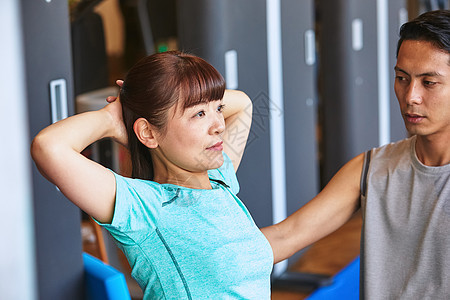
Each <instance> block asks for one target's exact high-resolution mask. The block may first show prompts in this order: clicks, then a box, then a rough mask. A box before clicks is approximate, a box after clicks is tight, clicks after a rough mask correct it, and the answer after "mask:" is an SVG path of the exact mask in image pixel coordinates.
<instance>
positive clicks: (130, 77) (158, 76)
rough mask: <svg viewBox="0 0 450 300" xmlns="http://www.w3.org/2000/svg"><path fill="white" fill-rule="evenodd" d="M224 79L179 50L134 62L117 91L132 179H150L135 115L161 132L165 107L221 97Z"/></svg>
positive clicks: (148, 158)
mask: <svg viewBox="0 0 450 300" xmlns="http://www.w3.org/2000/svg"><path fill="white" fill-rule="evenodd" d="M224 91H225V80H224V79H223V77H222V76H221V75H220V73H219V72H218V71H217V70H216V69H215V68H214V67H213V66H211V65H210V64H209V63H207V62H206V61H205V60H203V59H201V58H199V57H196V56H194V55H190V54H186V53H182V52H179V51H168V52H163V53H157V54H153V55H150V56H147V57H145V58H143V59H141V60H140V61H138V62H137V63H136V64H135V65H134V66H133V67H132V68H131V69H130V70H129V72H128V74H127V75H126V76H125V80H124V83H123V86H122V88H121V90H120V101H121V103H122V110H123V120H124V123H125V127H126V129H127V135H128V150H129V151H130V156H131V165H132V174H131V176H132V177H133V178H140V179H149V180H151V179H153V162H152V158H151V155H150V151H149V149H148V148H147V147H146V146H145V145H143V144H142V143H141V142H140V141H139V140H138V138H137V137H136V134H135V133H134V130H133V124H134V122H135V121H136V120H137V119H138V118H145V119H147V121H148V122H149V123H150V124H152V125H153V126H155V127H156V128H158V129H159V130H161V132H164V129H165V126H166V123H167V120H168V110H169V108H171V107H172V106H174V105H179V107H180V108H182V109H183V110H184V109H185V108H187V107H190V106H193V105H196V104H199V103H204V102H209V101H213V100H219V99H222V98H223V94H224Z"/></svg>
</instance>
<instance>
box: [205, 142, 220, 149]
mask: <svg viewBox="0 0 450 300" xmlns="http://www.w3.org/2000/svg"><path fill="white" fill-rule="evenodd" d="M206 150H213V151H222V150H223V142H218V143H216V144H214V145H212V146H211V147H208V148H206Z"/></svg>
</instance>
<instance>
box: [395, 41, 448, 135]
mask: <svg viewBox="0 0 450 300" xmlns="http://www.w3.org/2000/svg"><path fill="white" fill-rule="evenodd" d="M449 64H450V54H448V53H447V52H445V51H443V50H441V49H439V48H437V47H435V46H434V45H433V44H432V43H430V42H426V41H413V40H412V41H409V40H407V41H404V42H403V43H402V45H401V46H400V50H399V52H398V58H397V65H396V66H395V84H394V90H395V94H396V96H397V99H398V102H399V104H400V110H401V112H402V116H403V120H404V122H405V126H406V129H407V130H408V132H409V133H410V134H412V135H415V134H416V135H419V136H428V137H431V136H436V137H444V138H448V135H449V134H450V65H449Z"/></svg>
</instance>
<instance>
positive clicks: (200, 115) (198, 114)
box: [195, 110, 205, 117]
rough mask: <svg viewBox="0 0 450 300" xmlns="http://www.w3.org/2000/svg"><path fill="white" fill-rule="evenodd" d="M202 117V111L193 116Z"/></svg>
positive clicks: (203, 113)
mask: <svg viewBox="0 0 450 300" xmlns="http://www.w3.org/2000/svg"><path fill="white" fill-rule="evenodd" d="M204 115H205V112H204V111H203V110H202V111H199V112H198V113H196V114H195V116H196V117H203V116H204Z"/></svg>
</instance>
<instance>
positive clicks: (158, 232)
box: [156, 228, 192, 300]
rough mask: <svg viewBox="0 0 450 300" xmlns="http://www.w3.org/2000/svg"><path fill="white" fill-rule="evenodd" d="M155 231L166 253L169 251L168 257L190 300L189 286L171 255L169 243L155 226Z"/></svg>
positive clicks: (173, 256)
mask: <svg viewBox="0 0 450 300" xmlns="http://www.w3.org/2000/svg"><path fill="white" fill-rule="evenodd" d="M156 233H157V234H158V236H159V238H160V239H161V241H162V242H163V244H164V247H165V248H166V250H167V253H169V255H170V258H171V259H172V262H173V264H174V265H175V267H176V268H177V271H178V275H180V278H181V281H182V282H183V286H184V289H185V290H186V294H187V297H188V299H190V300H192V296H191V292H190V291H189V287H188V285H187V282H186V278H184V275H183V273H182V272H181V268H180V266H179V265H178V262H177V260H176V258H175V255H173V252H172V250H171V249H170V247H169V245H168V244H167V243H166V240H165V239H164V237H163V236H162V234H161V232H160V231H159V229H158V228H156Z"/></svg>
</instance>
